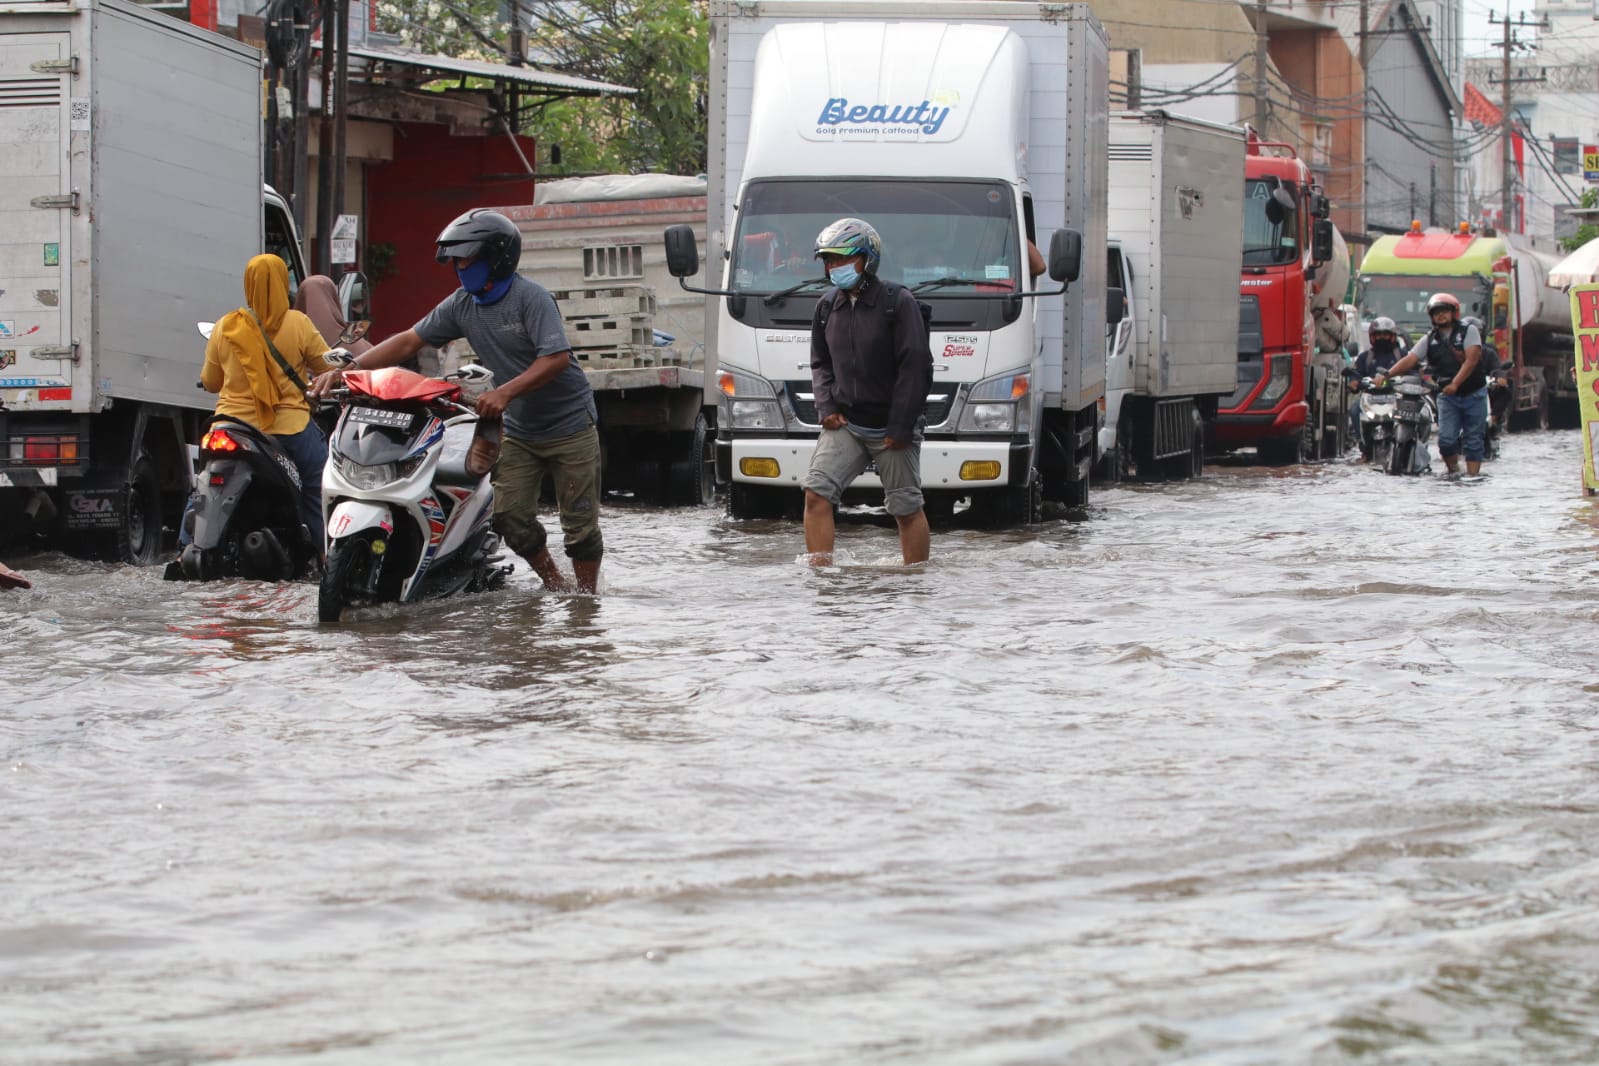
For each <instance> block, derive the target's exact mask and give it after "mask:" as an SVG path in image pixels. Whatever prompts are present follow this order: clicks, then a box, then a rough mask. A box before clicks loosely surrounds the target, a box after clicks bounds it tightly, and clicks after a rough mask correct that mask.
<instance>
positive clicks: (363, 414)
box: [350, 407, 412, 429]
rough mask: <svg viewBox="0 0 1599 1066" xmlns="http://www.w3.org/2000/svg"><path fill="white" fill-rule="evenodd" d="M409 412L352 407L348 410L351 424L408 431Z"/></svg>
mask: <svg viewBox="0 0 1599 1066" xmlns="http://www.w3.org/2000/svg"><path fill="white" fill-rule="evenodd" d="M411 418H412V415H411V412H410V411H385V410H384V409H383V408H381V407H352V408H350V421H351V422H364V423H366V424H367V425H369V426H383V427H384V428H385V429H410V428H411Z"/></svg>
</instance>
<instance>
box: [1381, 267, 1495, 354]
mask: <svg viewBox="0 0 1599 1066" xmlns="http://www.w3.org/2000/svg"><path fill="white" fill-rule="evenodd" d="M1435 292H1447V293H1452V294H1453V295H1454V297H1455V298H1456V299H1457V300H1459V301H1460V313H1461V315H1462V316H1463V317H1466V318H1470V317H1472V316H1476V317H1477V318H1480V319H1482V320H1483V321H1485V322H1486V321H1487V320H1488V303H1489V300H1490V299H1491V297H1492V294H1493V289H1492V285H1491V283H1490V282H1489V281H1488V279H1487V278H1438V277H1411V276H1402V277H1383V276H1381V275H1362V276H1361V279H1360V297H1359V302H1360V317H1361V318H1362V319H1365V320H1366V321H1370V320H1371V319H1373V318H1377V317H1379V316H1382V315H1386V316H1387V317H1389V318H1391V319H1393V320H1394V322H1395V323H1396V324H1397V325H1398V326H1399V328H1400V329H1402V330H1404V331H1405V333H1406V334H1408V335H1409V337H1410V339H1411V340H1415V339H1416V338H1417V337H1419V336H1420V335H1421V334H1423V333H1426V332H1427V331H1428V330H1430V329H1431V328H1432V322H1430V321H1429V320H1428V318H1427V300H1428V298H1429V297H1431V296H1432V294H1433V293H1435Z"/></svg>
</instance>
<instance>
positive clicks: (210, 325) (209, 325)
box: [194, 322, 216, 340]
mask: <svg viewBox="0 0 1599 1066" xmlns="http://www.w3.org/2000/svg"><path fill="white" fill-rule="evenodd" d="M194 328H195V329H197V330H199V331H200V336H202V337H204V338H205V339H206V340H210V339H211V331H212V330H213V329H215V328H216V323H215V322H196V323H195V324H194Z"/></svg>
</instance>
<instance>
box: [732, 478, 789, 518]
mask: <svg viewBox="0 0 1599 1066" xmlns="http://www.w3.org/2000/svg"><path fill="white" fill-rule="evenodd" d="M727 517H729V518H732V519H736V520H738V521H743V520H745V519H750V518H782V517H783V495H782V490H780V489H775V488H768V487H767V486H765V485H746V484H744V483H742V482H739V481H735V482H733V483H732V484H731V485H729V486H728V487H727Z"/></svg>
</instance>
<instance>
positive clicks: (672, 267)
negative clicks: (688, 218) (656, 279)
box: [666, 224, 700, 278]
mask: <svg viewBox="0 0 1599 1066" xmlns="http://www.w3.org/2000/svg"><path fill="white" fill-rule="evenodd" d="M666 269H667V271H668V272H669V273H670V274H671V275H672V276H673V277H674V278H688V277H693V276H694V275H695V274H698V273H699V272H700V249H699V245H698V244H696V243H695V241H694V229H693V227H692V226H689V225H686V224H685V225H677V226H669V227H667V230H666Z"/></svg>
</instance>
